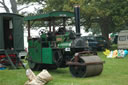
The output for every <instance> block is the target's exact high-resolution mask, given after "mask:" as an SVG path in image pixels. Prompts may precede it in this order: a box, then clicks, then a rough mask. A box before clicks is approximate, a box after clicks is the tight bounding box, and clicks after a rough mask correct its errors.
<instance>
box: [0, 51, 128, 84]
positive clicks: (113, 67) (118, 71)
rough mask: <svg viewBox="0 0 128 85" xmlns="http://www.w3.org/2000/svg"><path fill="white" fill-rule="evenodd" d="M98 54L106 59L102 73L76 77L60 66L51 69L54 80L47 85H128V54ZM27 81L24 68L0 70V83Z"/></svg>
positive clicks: (21, 82)
mask: <svg viewBox="0 0 128 85" xmlns="http://www.w3.org/2000/svg"><path fill="white" fill-rule="evenodd" d="M98 55H99V56H100V57H101V58H102V60H103V61H105V64H104V69H103V72H102V74H101V75H99V76H95V77H88V78H75V77H72V76H71V74H70V72H69V69H68V68H59V69H57V70H52V71H49V72H50V74H51V75H52V76H53V80H52V81H50V82H49V83H48V84H47V85H128V81H127V79H128V56H127V57H125V58H123V59H107V58H106V57H105V56H104V55H103V53H102V52H98ZM35 73H36V74H37V73H39V72H37V71H36V72H35ZM26 81H27V78H26V75H25V70H24V69H18V70H2V71H0V85H24V83H25V82H26Z"/></svg>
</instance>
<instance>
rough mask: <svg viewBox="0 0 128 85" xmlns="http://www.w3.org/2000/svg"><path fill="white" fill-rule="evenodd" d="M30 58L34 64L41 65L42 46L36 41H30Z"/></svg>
mask: <svg viewBox="0 0 128 85" xmlns="http://www.w3.org/2000/svg"><path fill="white" fill-rule="evenodd" d="M28 43H29V48H28V50H29V56H30V57H31V58H32V61H33V62H37V63H41V62H42V61H41V49H42V48H41V44H40V43H39V42H38V41H37V40H36V41H34V40H29V42H28Z"/></svg>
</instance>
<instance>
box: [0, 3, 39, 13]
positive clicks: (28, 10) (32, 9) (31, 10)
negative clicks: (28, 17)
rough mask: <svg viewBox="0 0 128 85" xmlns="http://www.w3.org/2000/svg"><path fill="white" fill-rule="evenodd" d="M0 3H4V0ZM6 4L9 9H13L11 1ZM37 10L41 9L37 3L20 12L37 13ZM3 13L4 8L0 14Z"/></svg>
mask: <svg viewBox="0 0 128 85" xmlns="http://www.w3.org/2000/svg"><path fill="white" fill-rule="evenodd" d="M0 1H2V0H0ZM5 4H6V5H7V6H8V7H9V9H11V5H10V0H5ZM27 5H28V4H27ZM27 5H22V6H18V8H19V9H20V8H22V7H25V6H27ZM29 5H31V4H29ZM0 6H1V5H0ZM35 8H36V9H40V5H37V3H35V5H33V6H29V7H28V8H25V9H23V10H22V11H20V13H21V12H27V13H36V11H35ZM3 12H5V10H4V9H3V8H0V13H3Z"/></svg>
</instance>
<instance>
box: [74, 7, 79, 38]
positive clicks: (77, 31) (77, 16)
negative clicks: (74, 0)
mask: <svg viewBox="0 0 128 85" xmlns="http://www.w3.org/2000/svg"><path fill="white" fill-rule="evenodd" d="M74 12H75V25H76V34H77V36H80V6H79V5H76V6H75V7H74Z"/></svg>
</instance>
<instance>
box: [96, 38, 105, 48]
mask: <svg viewBox="0 0 128 85" xmlns="http://www.w3.org/2000/svg"><path fill="white" fill-rule="evenodd" d="M95 39H96V41H97V42H98V45H97V49H98V50H104V49H105V48H107V42H106V40H105V39H104V37H102V36H96V37H95Z"/></svg>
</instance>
